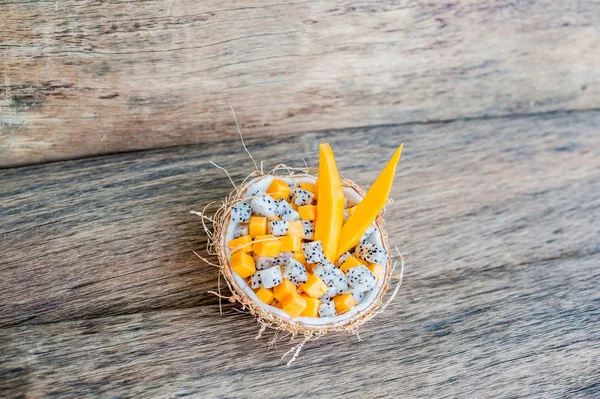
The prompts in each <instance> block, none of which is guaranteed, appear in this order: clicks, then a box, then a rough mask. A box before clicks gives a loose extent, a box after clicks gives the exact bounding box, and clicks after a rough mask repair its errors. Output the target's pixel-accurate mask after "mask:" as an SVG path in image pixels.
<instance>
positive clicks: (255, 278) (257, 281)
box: [250, 270, 262, 289]
mask: <svg viewBox="0 0 600 399" xmlns="http://www.w3.org/2000/svg"><path fill="white" fill-rule="evenodd" d="M260 273H261V272H260V270H259V271H257V272H256V273H254V274H253V275H252V277H250V287H252V289H257V288H260V286H261V285H262V279H261V278H260Z"/></svg>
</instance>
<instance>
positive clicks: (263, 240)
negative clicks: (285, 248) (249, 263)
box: [252, 235, 281, 258]
mask: <svg viewBox="0 0 600 399" xmlns="http://www.w3.org/2000/svg"><path fill="white" fill-rule="evenodd" d="M252 250H253V251H254V254H255V255H257V256H270V257H272V258H276V257H278V256H279V252H280V251H281V240H280V239H275V236H273V235H263V236H256V238H255V239H254V244H253V245H252Z"/></svg>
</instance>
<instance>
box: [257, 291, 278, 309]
mask: <svg viewBox="0 0 600 399" xmlns="http://www.w3.org/2000/svg"><path fill="white" fill-rule="evenodd" d="M256 296H257V297H258V299H260V300H261V301H262V302H264V303H266V304H267V305H270V304H271V302H273V299H275V295H273V291H272V290H270V289H267V288H265V287H260V289H259V290H258V291H256Z"/></svg>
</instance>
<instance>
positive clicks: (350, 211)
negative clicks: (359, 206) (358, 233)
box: [346, 205, 356, 216]
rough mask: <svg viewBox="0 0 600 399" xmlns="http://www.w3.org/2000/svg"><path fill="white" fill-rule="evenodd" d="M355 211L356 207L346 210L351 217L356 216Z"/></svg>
mask: <svg viewBox="0 0 600 399" xmlns="http://www.w3.org/2000/svg"><path fill="white" fill-rule="evenodd" d="M355 210H356V205H354V206H351V207H350V208H346V211H347V212H348V213H349V214H350V216H352V215H354V211H355Z"/></svg>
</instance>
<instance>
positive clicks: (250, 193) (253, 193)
mask: <svg viewBox="0 0 600 399" xmlns="http://www.w3.org/2000/svg"><path fill="white" fill-rule="evenodd" d="M265 193H266V191H265V190H261V189H258V188H255V189H253V190H248V191H246V192H245V193H244V195H243V196H242V197H244V198H249V197H256V196H259V195H263V194H265Z"/></svg>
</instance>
